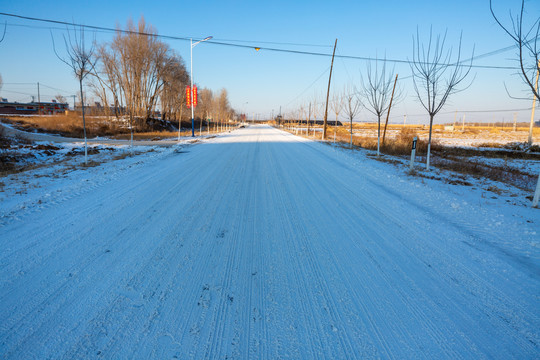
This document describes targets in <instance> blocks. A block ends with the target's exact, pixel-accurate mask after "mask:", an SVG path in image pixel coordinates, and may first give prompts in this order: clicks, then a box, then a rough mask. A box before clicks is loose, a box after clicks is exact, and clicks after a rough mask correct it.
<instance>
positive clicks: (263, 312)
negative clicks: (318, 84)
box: [0, 126, 540, 359]
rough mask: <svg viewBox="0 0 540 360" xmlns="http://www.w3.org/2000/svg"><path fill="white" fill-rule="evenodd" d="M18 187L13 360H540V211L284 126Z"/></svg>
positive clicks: (0, 333) (4, 251) (1, 251)
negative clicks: (331, 144) (412, 172)
mask: <svg viewBox="0 0 540 360" xmlns="http://www.w3.org/2000/svg"><path fill="white" fill-rule="evenodd" d="M60 166H62V165H60V164H59V165H53V166H51V167H49V168H48V171H47V170H45V168H42V169H36V170H35V171H30V172H25V173H23V174H18V175H12V176H9V177H5V178H3V179H1V181H2V182H3V184H4V185H3V187H2V191H0V234H1V236H0V237H1V240H0V305H1V306H0V358H7V359H45V358H54V359H75V358H106V359H132V358H140V359H148V358H156V359H165V358H180V359H280V358H282V359H285V358H289V359H318V358H328V359H349V358H350V359H364V358H395V359H409V358H429V359H433V358H436V359H439V358H448V359H456V358H466V359H482V358H486V359H492V358H495V359H510V358H517V359H523V358H538V357H540V349H539V347H540V313H539V311H538V309H539V308H540V303H539V294H540V292H539V290H540V251H539V245H540V226H539V224H540V210H539V209H532V208H531V207H530V206H529V205H528V204H527V203H526V202H519V201H518V202H514V203H516V204H515V205H514V204H513V203H510V202H508V201H507V200H508V199H506V198H505V197H504V196H486V191H485V189H483V188H482V187H481V186H473V187H470V186H459V185H449V184H446V183H443V182H440V181H435V180H430V179H425V178H422V177H413V176H407V175H405V172H404V171H402V170H401V169H400V168H398V167H395V166H393V165H390V164H386V163H381V162H377V161H374V160H372V159H370V158H369V157H368V156H366V154H365V153H364V152H352V153H351V152H349V151H347V150H342V149H339V148H337V147H329V146H326V145H324V144H320V143H315V142H312V141H310V140H307V139H303V138H299V137H296V136H293V135H291V134H288V133H284V132H282V131H279V130H276V129H273V128H270V127H267V126H251V127H248V128H246V129H239V130H236V131H234V132H232V133H230V134H226V135H223V136H219V137H216V138H213V139H207V140H204V141H202V142H200V143H197V144H183V145H181V146H174V147H168V148H159V149H156V150H155V151H152V152H148V153H145V154H141V155H138V156H135V157H126V158H124V159H122V160H116V161H107V162H105V163H103V164H102V165H100V166H95V167H88V168H81V169H73V170H71V171H67V172H65V173H61V172H57V171H56V170H58V169H60Z"/></svg>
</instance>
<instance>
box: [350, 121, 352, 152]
mask: <svg viewBox="0 0 540 360" xmlns="http://www.w3.org/2000/svg"><path fill="white" fill-rule="evenodd" d="M350 120H351V145H350V148H351V149H352V117H351V118H350Z"/></svg>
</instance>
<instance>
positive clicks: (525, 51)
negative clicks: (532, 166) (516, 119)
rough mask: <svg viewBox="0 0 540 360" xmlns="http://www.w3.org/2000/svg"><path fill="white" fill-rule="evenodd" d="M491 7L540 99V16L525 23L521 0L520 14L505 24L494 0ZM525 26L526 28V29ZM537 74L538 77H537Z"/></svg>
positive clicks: (530, 134)
mask: <svg viewBox="0 0 540 360" xmlns="http://www.w3.org/2000/svg"><path fill="white" fill-rule="evenodd" d="M489 9H490V10H491V15H493V18H494V19H495V21H496V22H497V24H499V26H500V27H501V28H502V29H503V30H504V31H505V32H506V33H507V34H508V35H509V36H510V37H511V38H512V40H513V41H514V43H515V45H516V47H517V50H518V61H519V68H520V75H521V78H522V79H523V81H524V82H525V84H527V86H528V87H529V88H530V89H531V91H532V93H533V97H534V100H535V101H540V91H539V90H538V74H539V73H540V45H539V44H538V41H539V38H540V17H537V18H536V19H534V21H533V22H532V24H530V25H529V26H527V25H525V24H524V23H523V22H524V13H525V0H521V9H520V11H519V14H518V15H516V17H515V18H514V17H513V16H512V13H510V20H511V23H512V24H511V26H505V25H503V24H502V22H501V21H500V20H499V18H497V16H496V15H495V11H494V10H493V3H492V0H489ZM524 27H525V29H524ZM535 76H536V79H535ZM533 114H534V102H533ZM533 122H534V116H531V123H530V128H529V139H528V142H529V145H532V128H533Z"/></svg>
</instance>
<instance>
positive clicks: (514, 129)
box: [512, 113, 517, 132]
mask: <svg viewBox="0 0 540 360" xmlns="http://www.w3.org/2000/svg"><path fill="white" fill-rule="evenodd" d="M516 121H517V113H514V127H513V128H512V131H513V132H516V125H517V123H516Z"/></svg>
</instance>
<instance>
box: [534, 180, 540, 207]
mask: <svg viewBox="0 0 540 360" xmlns="http://www.w3.org/2000/svg"><path fill="white" fill-rule="evenodd" d="M538 200H540V174H539V175H538V182H537V183H536V191H535V192H534V198H533V202H532V206H533V207H537V206H538Z"/></svg>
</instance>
